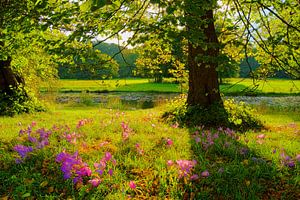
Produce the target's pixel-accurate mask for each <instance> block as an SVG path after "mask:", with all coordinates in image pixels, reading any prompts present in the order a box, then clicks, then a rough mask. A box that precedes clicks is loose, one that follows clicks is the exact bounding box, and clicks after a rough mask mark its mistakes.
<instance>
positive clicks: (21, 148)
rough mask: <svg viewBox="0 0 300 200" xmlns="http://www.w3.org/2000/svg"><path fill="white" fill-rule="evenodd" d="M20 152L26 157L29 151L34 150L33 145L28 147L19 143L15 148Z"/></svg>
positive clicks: (22, 156)
mask: <svg viewBox="0 0 300 200" xmlns="http://www.w3.org/2000/svg"><path fill="white" fill-rule="evenodd" d="M13 149H14V150H15V151H16V152H18V154H19V155H20V156H21V158H25V157H26V156H27V154H28V153H29V152H32V151H33V148H32V147H27V146H24V145H21V144H18V145H16V146H14V148H13Z"/></svg>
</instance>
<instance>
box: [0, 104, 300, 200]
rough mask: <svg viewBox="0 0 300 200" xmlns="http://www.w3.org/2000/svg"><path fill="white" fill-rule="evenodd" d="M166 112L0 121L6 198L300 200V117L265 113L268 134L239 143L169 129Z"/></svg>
mask: <svg viewBox="0 0 300 200" xmlns="http://www.w3.org/2000/svg"><path fill="white" fill-rule="evenodd" d="M163 110H164V107H157V108H154V109H147V110H136V111H125V112H123V111H120V110H111V109H102V108H97V107H86V106H85V107H73V108H68V107H60V108H57V109H52V111H50V112H48V113H36V114H24V115H20V116H15V117H0V197H1V198H4V199H130V198H135V199H150V198H153V199H218V198H219V197H222V198H224V199H299V197H300V196H299V193H298V192H297V191H300V178H299V177H300V174H299V172H300V158H299V157H300V155H299V154H300V135H299V133H300V132H299V131H300V118H299V117H300V115H299V112H291V111H289V112H286V111H282V110H277V111H276V110H275V111H274V110H269V109H268V108H264V109H260V110H259V114H261V119H262V120H264V121H266V126H267V127H268V129H267V130H262V131H258V132H257V131H248V132H247V133H244V134H241V133H235V132H234V131H231V130H226V129H223V130H221V129H220V130H210V131H209V130H202V129H199V128H195V129H186V128H180V127H177V125H176V124H175V125H168V124H165V123H163V122H162V121H161V120H160V117H159V116H160V115H161V113H162V112H163ZM20 130H23V132H21V135H20ZM29 136H30V137H29ZM20 144H22V145H24V146H26V147H29V146H31V147H33V148H32V149H28V148H27V149H26V148H24V146H16V145H20ZM18 152H19V153H18ZM76 152H77V153H76ZM20 155H21V157H20ZM22 156H23V158H22ZM16 159H17V160H16ZM16 161H17V162H18V164H17V163H16ZM19 162H20V163H19Z"/></svg>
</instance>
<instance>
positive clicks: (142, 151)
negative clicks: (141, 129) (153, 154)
mask: <svg viewBox="0 0 300 200" xmlns="http://www.w3.org/2000/svg"><path fill="white" fill-rule="evenodd" d="M135 148H136V151H137V152H138V154H140V155H142V154H143V153H144V150H143V149H142V148H141V145H140V144H139V143H137V144H136V145H135Z"/></svg>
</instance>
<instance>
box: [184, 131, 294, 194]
mask: <svg viewBox="0 0 300 200" xmlns="http://www.w3.org/2000/svg"><path fill="white" fill-rule="evenodd" d="M190 132H191V134H192V137H191V147H192V152H193V154H194V157H195V159H196V160H197V161H198V162H199V164H198V165H197V167H196V169H195V171H196V172H199V176H200V173H201V172H203V171H205V170H208V172H209V174H210V175H209V176H208V177H206V178H205V177H201V176H200V179H198V180H196V181H194V183H193V184H191V185H189V187H187V188H186V194H185V199H300V193H299V191H300V190H299V189H300V188H299V183H298V185H297V182H296V181H294V180H295V179H296V177H297V173H296V170H297V169H288V167H284V168H283V169H279V167H278V166H277V165H276V164H275V163H273V162H272V161H270V160H266V159H264V158H263V157H261V156H260V155H258V154H257V153H256V152H255V151H254V150H252V149H249V147H247V146H246V145H243V144H242V143H241V142H240V141H239V136H238V134H236V133H235V132H234V131H232V130H230V129H225V130H218V131H210V130H195V129H193V130H192V129H191V130H190ZM270 152H271V150H270ZM285 175H286V176H285ZM297 191H298V192H297Z"/></svg>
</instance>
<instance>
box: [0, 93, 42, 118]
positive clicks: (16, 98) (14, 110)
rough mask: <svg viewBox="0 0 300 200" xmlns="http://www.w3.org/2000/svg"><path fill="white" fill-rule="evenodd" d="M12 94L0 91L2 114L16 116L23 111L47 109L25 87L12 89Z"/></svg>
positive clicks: (0, 110)
mask: <svg viewBox="0 0 300 200" xmlns="http://www.w3.org/2000/svg"><path fill="white" fill-rule="evenodd" d="M10 92H11V93H12V94H10V95H7V94H6V93H0V102H1V103H0V115H7V116H14V115H16V114H21V113H32V112H41V111H45V108H44V107H43V106H42V105H41V104H40V102H39V101H38V100H37V99H36V98H35V97H33V96H32V95H31V94H30V92H28V91H27V90H26V89H25V88H23V87H19V88H16V89H11V90H10Z"/></svg>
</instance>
